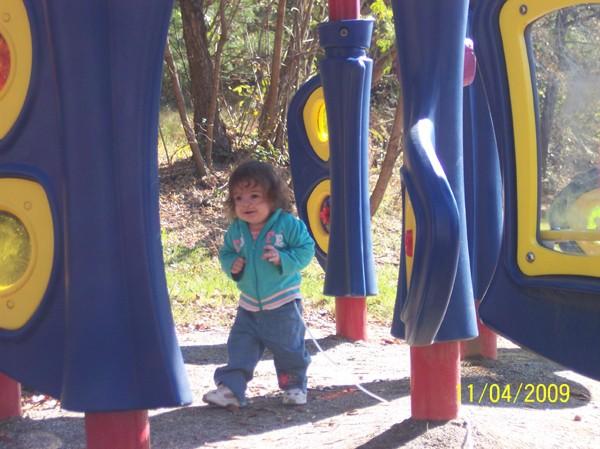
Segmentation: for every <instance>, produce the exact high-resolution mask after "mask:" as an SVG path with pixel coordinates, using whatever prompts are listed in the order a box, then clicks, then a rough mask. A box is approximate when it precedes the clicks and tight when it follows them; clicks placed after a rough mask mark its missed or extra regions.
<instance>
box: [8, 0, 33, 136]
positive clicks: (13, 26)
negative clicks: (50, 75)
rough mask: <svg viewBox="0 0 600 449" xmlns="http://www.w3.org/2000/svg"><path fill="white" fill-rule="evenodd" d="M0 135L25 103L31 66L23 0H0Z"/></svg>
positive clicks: (15, 117) (27, 27)
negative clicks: (0, 69) (1, 80)
mask: <svg viewBox="0 0 600 449" xmlns="http://www.w3.org/2000/svg"><path fill="white" fill-rule="evenodd" d="M0 36H2V42H3V43H2V44H0V58H2V61H0V68H2V71H4V73H3V74H2V73H0V76H2V77H4V81H3V82H2V83H1V84H0V111H2V114H0V139H3V138H4V137H5V136H6V135H7V134H8V132H9V131H10V130H11V128H12V127H13V125H14V124H15V122H16V121H17V118H18V117H19V114H20V113H21V110H22V109H23V105H24V104H25V97H26V96H27V90H28V89H29V83H30V80H31V66H32V59H33V53H32V43H31V29H30V26H29V18H28V17H27V10H26V9H25V5H24V4H23V0H2V1H1V2H0Z"/></svg>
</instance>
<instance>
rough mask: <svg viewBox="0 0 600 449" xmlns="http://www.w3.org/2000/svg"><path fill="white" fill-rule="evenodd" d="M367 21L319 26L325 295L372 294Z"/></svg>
mask: <svg viewBox="0 0 600 449" xmlns="http://www.w3.org/2000/svg"><path fill="white" fill-rule="evenodd" d="M372 29H373V21H372V20H360V19H356V20H339V21H335V22H327V23H323V24H321V25H320V26H319V38H320V42H321V46H322V47H323V48H324V49H325V58H324V59H323V60H321V62H320V63H319V70H320V75H321V82H322V84H323V90H324V95H325V104H326V105H327V124H328V129H329V151H330V174H331V225H330V226H331V227H330V237H329V249H328V257H327V270H326V274H325V287H324V293H325V294H326V295H330V296H338V297H343V296H359V297H360V296H362V297H364V296H367V295H375V294H377V286H376V280H375V270H374V263H373V253H372V243H371V214H370V207H369V187H368V186H369V185H368V179H369V172H368V168H369V167H368V153H367V151H368V135H369V104H370V95H371V72H372V67H373V61H372V60H371V59H369V58H368V57H367V56H366V49H367V48H368V47H369V45H370V42H371V32H372Z"/></svg>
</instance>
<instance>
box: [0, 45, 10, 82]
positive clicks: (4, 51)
mask: <svg viewBox="0 0 600 449" xmlns="http://www.w3.org/2000/svg"><path fill="white" fill-rule="evenodd" d="M9 74H10V49H9V48H8V42H6V39H4V36H2V34H0V90H2V89H3V88H4V86H5V85H6V82H7V81H8V75H9Z"/></svg>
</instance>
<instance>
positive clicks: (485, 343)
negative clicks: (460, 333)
mask: <svg viewBox="0 0 600 449" xmlns="http://www.w3.org/2000/svg"><path fill="white" fill-rule="evenodd" d="M479 304H481V301H477V302H476V303H475V307H476V310H477V330H478V331H479V337H477V338H475V339H473V340H467V341H463V342H461V344H460V355H461V357H462V358H463V359H468V358H473V357H484V358H486V359H491V360H496V359H497V358H498V342H497V340H498V338H497V336H496V334H495V333H494V331H492V330H490V329H489V328H488V327H487V326H486V325H485V324H483V323H482V322H481V321H480V320H479Z"/></svg>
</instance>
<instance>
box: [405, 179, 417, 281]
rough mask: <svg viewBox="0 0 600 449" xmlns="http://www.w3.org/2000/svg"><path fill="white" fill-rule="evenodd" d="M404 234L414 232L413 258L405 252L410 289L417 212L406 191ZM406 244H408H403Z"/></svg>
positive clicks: (414, 242) (414, 243)
mask: <svg viewBox="0 0 600 449" xmlns="http://www.w3.org/2000/svg"><path fill="white" fill-rule="evenodd" d="M404 203H405V204H404V232H405V233H406V232H407V231H412V238H413V256H412V257H411V256H407V255H406V249H405V250H404V255H405V258H404V263H405V264H406V288H407V289H408V288H410V279H411V277H412V271H413V262H414V254H415V250H416V249H417V219H416V218H415V212H414V209H413V206H412V202H411V201H410V196H409V194H408V192H407V191H406V190H405V191H404ZM403 243H406V242H403Z"/></svg>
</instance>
